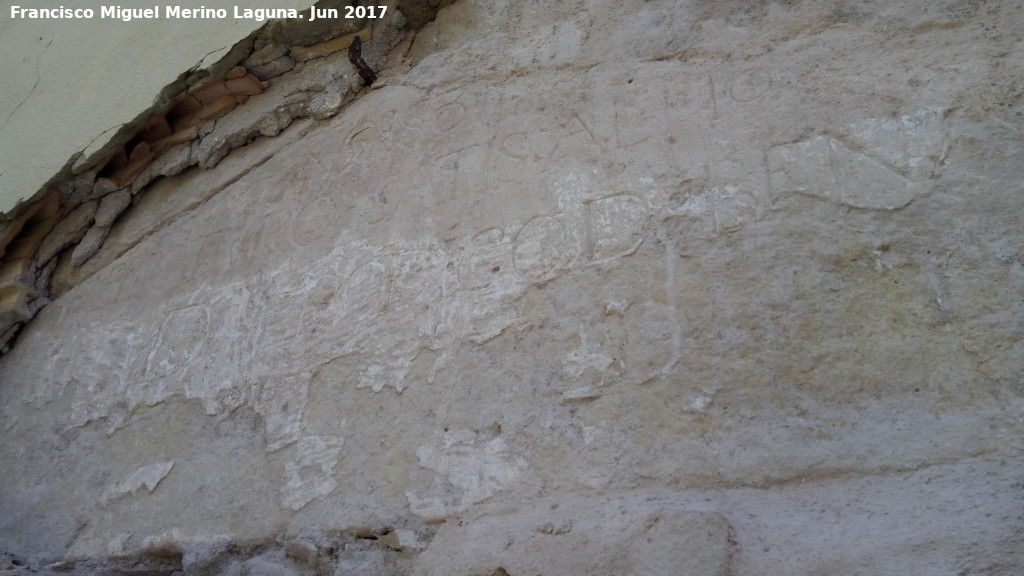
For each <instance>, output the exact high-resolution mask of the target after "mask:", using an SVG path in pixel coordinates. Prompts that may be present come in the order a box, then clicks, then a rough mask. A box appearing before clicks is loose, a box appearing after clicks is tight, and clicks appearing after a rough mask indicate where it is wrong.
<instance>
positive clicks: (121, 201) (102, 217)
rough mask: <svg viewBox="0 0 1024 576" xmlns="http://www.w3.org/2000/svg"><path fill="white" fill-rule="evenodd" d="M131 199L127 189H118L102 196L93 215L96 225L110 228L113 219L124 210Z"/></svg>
mask: <svg viewBox="0 0 1024 576" xmlns="http://www.w3.org/2000/svg"><path fill="white" fill-rule="evenodd" d="M131 201H132V195H131V194H130V193H129V192H128V191H127V190H118V191H117V192H113V193H111V194H107V195H106V196H104V197H103V200H101V201H100V205H99V208H98V209H97V210H96V215H95V217H94V220H95V221H96V225H97V226H99V227H101V228H110V226H111V225H112V224H113V223H114V219H116V218H117V217H118V215H120V214H121V212H124V209H125V208H127V207H128V204H129V203H131Z"/></svg>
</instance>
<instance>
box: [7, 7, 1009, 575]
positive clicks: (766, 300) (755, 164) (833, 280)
mask: <svg viewBox="0 0 1024 576" xmlns="http://www.w3.org/2000/svg"><path fill="white" fill-rule="evenodd" d="M1022 19H1024V9H1022V6H1021V3H1020V2H1013V1H1009V0H1003V1H994V0H993V1H989V2H974V3H971V2H917V1H914V0H905V1H901V2H892V3H884V4H881V5H880V4H876V3H860V2H833V1H804V2H796V3H786V2H778V3H773V2H767V3H765V2H762V3H749V2H738V1H737V2H705V1H699V0H694V1H688V2H667V1H665V2H660V1H653V2H643V3H621V2H611V1H602V0H591V1H583V0H579V1H568V2H542V3H537V4H526V3H522V2H510V1H496V2H473V1H470V0H460V1H459V2H456V3H455V4H453V5H451V6H449V7H447V8H445V9H443V10H442V11H441V13H440V14H439V16H438V19H437V20H436V21H435V22H434V23H432V24H430V25H428V26H427V28H425V29H424V30H423V31H421V32H420V33H419V34H417V36H416V40H415V41H414V42H413V45H412V47H411V48H410V49H409V52H408V55H407V57H408V58H409V59H410V63H411V64H412V68H411V70H409V71H408V72H407V73H404V74H397V73H396V74H390V75H385V77H384V79H383V80H382V81H379V82H378V85H377V88H376V89H374V90H372V91H369V92H368V93H364V94H363V95H362V96H361V97H360V98H359V99H358V100H356V101H355V102H354V103H353V104H352V105H351V106H350V107H348V108H347V109H346V110H345V111H344V112H343V113H341V114H339V115H338V116H337V117H335V118H333V119H331V120H328V121H325V122H323V123H321V124H319V125H317V126H316V127H315V128H313V129H311V130H310V131H309V132H308V133H307V134H306V135H305V136H303V137H301V138H299V139H297V140H295V141H294V142H291V143H289V144H287V145H286V146H284V147H283V148H281V149H280V150H278V151H277V152H276V153H275V154H274V155H273V157H271V158H269V159H267V160H266V161H263V156H260V155H253V157H254V158H256V157H259V158H260V163H258V165H254V166H253V167H252V168H251V169H249V170H247V171H246V170H242V171H240V172H239V173H241V174H244V175H242V176H241V177H240V178H239V179H238V180H237V181H235V182H234V183H232V184H230V185H228V186H227V187H226V188H224V189H223V190H222V191H220V192H218V193H216V194H215V195H213V196H212V197H210V198H208V199H206V196H205V195H204V193H203V191H202V190H190V189H189V188H188V186H189V182H198V183H201V182H202V181H203V179H202V178H196V177H195V176H194V175H193V176H189V175H187V174H183V175H182V176H180V177H177V180H175V179H168V180H166V181H163V182H161V183H160V186H161V187H163V189H166V190H172V192H169V193H168V195H167V196H166V198H168V199H171V200H168V201H167V202H165V203H164V204H160V206H165V207H166V206H173V200H172V199H173V198H174V197H175V196H174V195H175V194H177V195H180V197H181V198H186V199H187V198H193V197H194V198H200V199H201V200H197V201H195V202H193V203H192V204H190V205H189V206H188V209H187V210H185V211H183V212H182V213H181V214H180V215H178V216H172V215H167V214H165V215H161V216H160V218H159V219H156V220H155V219H153V218H152V217H151V216H146V213H145V211H144V210H141V209H140V207H142V206H146V205H147V201H146V199H145V197H144V196H143V197H142V199H141V200H140V202H139V205H137V206H135V207H133V208H132V209H130V210H128V211H127V212H125V214H124V215H123V216H122V219H121V220H119V222H118V224H117V225H115V226H114V227H113V228H112V229H111V235H110V237H109V239H108V240H107V244H108V245H109V246H122V247H124V248H123V249H126V250H127V251H125V252H124V253H123V254H122V255H121V256H120V257H118V258H113V257H111V256H105V253H104V252H102V251H101V252H100V253H99V254H98V255H97V256H95V257H94V258H93V259H92V261H94V262H99V263H104V264H105V267H103V268H102V269H99V270H98V271H97V272H96V273H95V274H94V275H93V276H92V277H90V278H89V279H88V280H86V281H85V282H83V283H82V284H80V285H78V286H76V287H75V288H73V289H72V290H70V291H69V292H67V293H66V294H63V295H62V296H61V297H60V298H58V299H57V300H55V301H54V302H53V304H51V305H50V306H48V307H47V308H45V309H44V310H43V311H42V312H41V313H40V314H39V315H38V316H37V317H36V318H35V320H33V322H32V323H31V324H30V325H29V326H28V327H27V328H26V329H25V330H24V332H23V333H22V334H21V336H20V337H19V339H18V342H17V343H16V346H15V347H14V349H13V350H12V351H11V352H10V353H8V354H7V355H6V356H4V357H3V358H2V360H0V430H2V435H3V442H0V461H3V462H5V464H6V465H5V466H3V467H2V468H0V485H2V489H0V550H4V551H11V552H12V553H16V554H19V555H21V556H22V557H25V558H29V559H31V560H32V561H34V562H54V561H57V560H60V559H62V558H64V557H65V556H67V557H77V558H106V557H118V556H123V555H133V554H134V555H146V554H156V553H161V552H160V551H164V552H162V553H166V551H167V550H171V551H172V552H173V551H174V550H178V551H179V552H180V550H182V549H187V548H188V547H189V546H200V545H202V543H204V542H205V543H209V542H220V541H224V540H225V539H226V540H227V541H232V542H240V543H244V542H262V543H264V544H263V545H264V546H271V547H272V543H274V542H277V543H278V544H280V545H281V546H283V545H284V544H283V542H285V541H287V539H288V538H295V537H298V536H299V535H302V534H307V535H308V534H321V535H322V534H335V533H339V532H341V533H345V534H358V535H361V536H365V535H368V534H369V535H373V538H378V539H380V542H379V543H376V544H380V546H379V547H378V548H368V547H364V548H359V549H356V548H352V549H351V550H353V551H351V552H346V553H342V554H341V555H340V556H338V555H337V554H335V555H334V556H331V555H330V554H328V553H327V552H326V550H327V546H328V545H327V544H323V547H322V548H318V547H317V546H318V545H314V544H303V545H299V544H294V545H292V546H291V550H292V551H293V552H292V556H286V555H285V554H284V553H281V554H279V555H277V556H275V555H273V554H271V552H266V554H265V555H264V556H263V557H259V558H254V559H251V560H244V562H247V563H245V564H242V562H243V560H242V559H238V560H237V562H236V563H235V564H231V565H232V566H234V568H231V570H235V572H231V571H230V570H228V569H227V568H225V569H224V570H225V571H224V572H223V573H243V572H240V571H244V570H249V571H250V572H251V573H257V572H259V571H260V570H263V571H267V573H271V572H273V571H274V570H277V571H278V572H277V573H297V574H298V573H301V574H313V573H318V574H319V573H323V574H331V573H335V572H334V570H338V572H336V573H339V574H341V573H348V572H347V570H349V569H355V568H353V567H361V568H359V570H361V573H368V574H371V573H372V574H398V573H415V574H438V575H440V574H458V575H463V574H464V575H465V576H469V574H511V575H513V576H515V575H517V574H521V573H531V574H532V573H533V572H527V571H529V570H533V571H536V570H550V571H552V572H551V573H556V572H557V573H571V568H569V567H571V566H585V567H586V569H585V570H584V569H581V570H580V571H579V572H578V573H587V574H626V573H634V574H670V573H673V574H674V573H676V572H673V569H674V568H673V567H674V566H678V565H679V564H678V563H679V562H683V561H689V560H688V559H692V558H693V554H694V553H697V552H699V553H700V554H702V555H703V556H700V558H703V559H704V560H702V561H701V562H699V566H698V567H697V568H695V570H700V571H699V572H693V573H701V574H709V575H710V574H715V575H719V574H723V575H724V574H737V575H738V574H744V575H746V574H750V575H753V574H763V573H766V572H765V570H769V571H770V572H771V573H779V574H781V573H787V574H816V573H821V572H820V571H821V570H825V571H829V572H830V573H836V574H855V573H860V572H858V570H860V569H862V568H864V569H867V570H868V572H872V573H908V574H909V573H921V574H924V573H935V574H938V573H958V572H961V571H962V572H963V573H978V574H1012V573H1014V570H1015V569H1019V567H1020V566H1021V565H1022V563H1024V556H1022V553H1021V550H1024V540H1022V539H1021V534H1024V499H1022V491H1021V485H1020V477H1021V473H1022V472H1024V464H1022V455H1024V441H1022V440H1021V438H1022V437H1024V436H1022V432H1024V424H1022V417H1024V397H1022V395H1024V387H1022V381H1021V369H1020V368H1021V363H1020V362H1021V358H1024V338H1022V336H1024V302H1022V299H1021V295H1022V286H1024V267H1022V259H1024V236H1022V234H1024V226H1022V224H1024V223H1022V214H1024V196H1022V192H1024V189H1022V188H1024V185H1022V182H1024V178H1022V176H1024V162H1021V158H1022V157H1024V136H1022V134H1024V121H1022V119H1021V118H1022V117H1021V113H1022V111H1024V106H1022V96H1021V94H1022V92H1021V90H1022V89H1024V80H1022V70H1024V61H1022V59H1021V55H1022V54H1024V51H1022V50H1021V46H1022V41H1024V40H1022V30H1024V20H1022ZM425 43H426V44H425ZM392 56H393V57H395V58H398V57H399V56H400V55H396V54H393V55H392ZM232 169H234V168H232ZM215 170H216V169H215ZM175 182H180V184H179V186H180V187H181V189H180V190H176V191H175V190H173V187H174V186H175ZM167 187H170V188H167ZM161 198H163V197H161ZM161 202H162V200H161ZM149 204H154V203H149ZM154 205H156V204H154ZM161 209H163V208H161ZM133 223H134V224H133ZM133 231H134V232H133ZM132 234H136V235H135V236H132ZM129 247H130V249H129ZM896 516H898V518H897V517H896ZM438 524H440V526H438ZM960 527H963V528H964V530H963V531H962V532H961V531H960V529H959V528H960ZM318 537H319V536H318ZM275 538H276V540H275ZM310 538H313V536H310ZM322 538H327V537H326V536H323V537H322ZM531 539H536V540H537V543H536V546H534V545H532V544H531V542H532V540H531ZM314 540H315V538H314ZM314 540H311V542H313V541H314ZM363 542H364V545H365V546H370V544H368V543H366V542H365V540H364V541H363ZM384 542H390V543H391V544H389V546H391V548H388V547H385V546H383V544H382V543H384ZM402 542H405V544H402ZM695 542H696V543H702V544H701V545H699V546H698V545H697V544H695ZM864 542H869V543H874V544H872V545H871V546H868V545H867V544H864ZM268 543H269V544H268ZM376 544H375V545H376ZM403 546H407V547H408V549H407V550H406V551H405V552H396V550H398V549H401V548H403ZM265 549H266V548H264V549H261V550H265ZM332 549H333V548H332ZM239 550H242V548H239ZM295 550H300V551H305V552H302V553H301V554H298V553H296V552H294V551H295ZM574 550H575V552H573V551H574ZM588 550H590V551H591V552H588ZM693 550H697V552H692V551H693ZM565 554H568V555H569V556H563V555H565ZM573 554H575V556H573ZM296 555H297V556H301V557H303V558H305V560H303V561H302V562H299V563H297V562H298V561H297V560H294V559H289V558H293V557H296ZM240 558H241V557H240ZM232 562H234V560H232ZM275 567H276V568H275ZM346 567H348V568H346ZM865 567H866V568H865ZM197 570H198V569H197ZM210 570H211V572H209V573H215V571H213V569H212V568H211V569H210ZM196 573H199V572H196ZM259 573H262V572H259ZM545 573H548V572H545Z"/></svg>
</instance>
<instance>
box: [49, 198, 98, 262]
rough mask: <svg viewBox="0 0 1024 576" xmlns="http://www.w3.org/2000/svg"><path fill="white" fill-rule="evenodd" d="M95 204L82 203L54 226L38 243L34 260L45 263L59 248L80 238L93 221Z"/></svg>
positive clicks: (61, 248)
mask: <svg viewBox="0 0 1024 576" xmlns="http://www.w3.org/2000/svg"><path fill="white" fill-rule="evenodd" d="M97 205H98V203H97V202H88V203H86V204H82V205H81V206H79V207H78V208H75V209H74V210H72V211H71V213H70V214H68V215H67V216H65V217H64V219H63V220H61V221H60V222H59V223H58V224H57V225H56V226H54V227H53V230H52V231H51V232H50V234H49V235H48V236H47V237H46V238H45V239H44V240H43V243H42V244H40V245H39V250H38V251H37V252H36V261H37V262H38V263H39V264H40V265H45V264H47V263H48V262H49V261H50V260H52V259H53V257H54V256H56V255H57V254H59V253H60V251H61V250H63V249H64V248H67V247H68V246H70V245H72V244H74V243H75V242H78V241H79V240H81V239H82V236H84V235H85V233H86V231H87V230H88V229H89V226H90V225H91V224H92V223H93V218H94V217H95V216H96V208H97Z"/></svg>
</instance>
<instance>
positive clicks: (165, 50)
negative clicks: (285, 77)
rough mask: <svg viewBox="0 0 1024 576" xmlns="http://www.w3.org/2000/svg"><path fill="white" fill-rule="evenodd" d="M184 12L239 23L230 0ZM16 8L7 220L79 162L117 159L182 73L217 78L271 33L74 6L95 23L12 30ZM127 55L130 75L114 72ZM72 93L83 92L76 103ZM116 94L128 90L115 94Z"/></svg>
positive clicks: (297, 1) (2, 108) (5, 107)
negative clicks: (115, 149) (81, 156)
mask: <svg viewBox="0 0 1024 576" xmlns="http://www.w3.org/2000/svg"><path fill="white" fill-rule="evenodd" d="M310 4H311V2H308V1H306V0H282V1H280V2H276V3H275V5H274V6H273V7H274V8H295V9H300V10H301V9H306V10H307V11H308V9H309V6H310ZM21 5H22V7H24V8H57V7H58V6H59V5H54V6H49V5H46V6H43V5H41V4H35V3H28V2H26V3H23V4H21ZM177 5H179V6H181V7H183V8H199V7H200V6H206V7H208V8H223V9H226V10H228V12H229V13H230V12H231V10H232V8H233V3H231V2H226V1H222V0H203V1H191V0H188V1H183V2H179V3H178V4H177ZM10 6H11V3H8V4H5V6H4V13H3V14H2V17H0V29H2V30H3V33H2V34H0V52H2V53H4V54H6V55H7V57H5V58H3V60H2V61H0V76H2V77H3V78H5V81H4V82H2V83H0V119H2V121H0V213H3V212H8V211H9V210H11V209H12V208H14V207H15V206H16V205H17V204H18V202H20V201H21V200H27V199H29V198H31V197H32V196H33V195H35V194H36V192H37V191H39V190H40V188H42V187H43V186H44V185H46V183H47V182H48V181H49V180H50V178H51V177H52V176H54V175H55V174H56V173H57V172H58V171H60V170H62V168H64V167H65V166H66V165H68V164H69V159H71V158H72V157H73V156H74V155H76V154H78V153H79V152H81V151H83V150H87V152H86V154H85V156H93V155H94V154H95V155H99V156H102V155H103V154H104V153H105V154H109V153H110V152H109V151H108V152H103V149H104V146H105V145H106V144H107V143H108V142H109V141H110V139H111V138H113V137H114V136H115V134H116V133H117V131H118V129H119V128H120V127H121V126H122V125H124V124H127V123H129V122H131V121H132V120H134V119H135V116H136V115H137V114H139V113H140V112H142V111H144V110H146V109H147V108H149V107H150V106H152V105H153V104H154V96H155V95H157V94H159V93H160V91H161V90H163V89H164V87H166V86H167V85H168V84H170V83H171V82H173V81H174V80H175V79H177V78H178V77H179V75H180V74H181V73H182V72H185V71H187V70H189V69H192V70H195V71H198V70H203V69H206V68H208V67H209V66H210V65H211V64H213V63H215V62H217V61H218V60H220V59H221V57H222V56H224V55H226V54H228V53H230V52H231V49H232V46H233V45H234V44H235V43H236V42H238V41H239V40H242V39H243V38H245V37H246V35H248V34H250V33H251V32H253V31H254V30H256V29H258V28H260V27H262V26H263V25H264V24H266V22H265V21H264V22H258V21H256V20H248V19H241V18H237V19H236V18H233V17H229V18H225V19H219V18H211V19H195V20H174V19H170V20H168V19H165V18H160V19H142V20H135V21H132V22H129V23H126V22H124V21H122V20H120V19H111V18H107V19H102V18H100V5H99V4H95V5H93V4H88V5H74V6H71V5H68V6H67V7H68V8H91V9H93V10H94V12H95V13H96V14H95V16H94V18H93V19H91V20H81V19H78V20H75V19H50V20H45V19H43V20H38V19H37V20H29V19H24V20H12V19H11V18H10V16H11V14H10V12H9V9H10ZM125 7H126V8H129V6H125ZM130 7H134V8H140V7H142V6H130ZM150 7H151V5H147V6H145V8H150ZM160 8H161V14H163V5H160ZM127 53H130V55H131V56H130V57H131V62H132V67H131V70H130V71H127V72H126V70H125V69H124V68H123V67H121V66H116V65H111V63H113V62H117V61H119V60H121V59H123V58H126V57H127V56H126V54H127ZM69 86H75V88H74V92H75V96H74V99H73V101H72V100H69V97H68V92H69V88H68V87H69ZM112 86H116V87H118V88H119V90H117V91H116V92H112V91H111V90H110V89H109V88H110V87H112ZM85 168H88V166H86V167H85Z"/></svg>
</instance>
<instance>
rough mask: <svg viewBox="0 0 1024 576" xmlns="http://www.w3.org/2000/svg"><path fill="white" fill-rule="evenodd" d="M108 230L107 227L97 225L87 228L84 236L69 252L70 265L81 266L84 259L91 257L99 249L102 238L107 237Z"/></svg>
mask: <svg viewBox="0 0 1024 576" xmlns="http://www.w3.org/2000/svg"><path fill="white" fill-rule="evenodd" d="M108 232H110V229H109V228H101V227H99V226H93V227H92V228H89V231H88V232H86V233H85V236H82V239H81V241H79V242H78V245H77V246H75V249H74V250H73V251H72V252H71V265H72V266H81V265H82V264H84V263H85V261H86V260H88V259H89V258H92V257H93V255H94V254H96V252H98V251H99V249H100V246H102V245H103V240H104V239H105V238H106V237H107V233H108Z"/></svg>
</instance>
